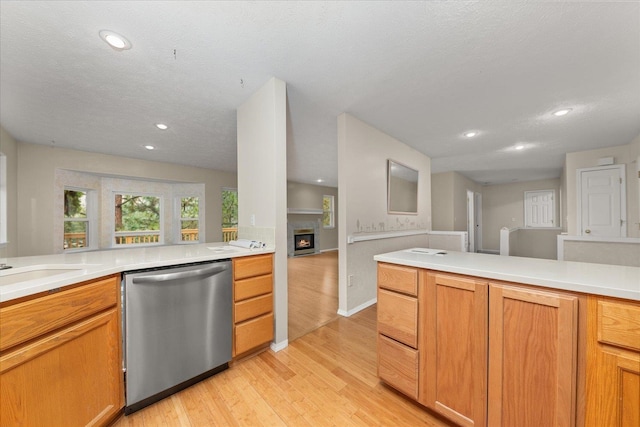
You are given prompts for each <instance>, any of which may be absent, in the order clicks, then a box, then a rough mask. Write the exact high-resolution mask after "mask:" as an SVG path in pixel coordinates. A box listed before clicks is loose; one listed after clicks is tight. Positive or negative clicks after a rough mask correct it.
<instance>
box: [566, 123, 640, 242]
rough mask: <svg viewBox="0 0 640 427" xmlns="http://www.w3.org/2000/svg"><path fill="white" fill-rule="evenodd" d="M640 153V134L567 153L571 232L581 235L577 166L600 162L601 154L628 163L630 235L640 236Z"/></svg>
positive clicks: (569, 230) (568, 214) (592, 164)
mask: <svg viewBox="0 0 640 427" xmlns="http://www.w3.org/2000/svg"><path fill="white" fill-rule="evenodd" d="M638 156H640V135H638V136H637V137H636V138H635V139H634V140H633V141H632V142H631V143H629V144H627V145H619V146H616V147H609V148H600V149H597V150H587V151H578V152H573V153H567V156H566V159H565V173H566V180H567V186H566V197H567V231H568V233H569V235H570V236H576V235H578V229H577V218H578V216H577V215H578V209H577V197H578V195H577V191H578V189H577V176H576V174H577V172H576V171H577V170H578V169H582V168H591V167H596V166H598V159H599V158H601V157H614V160H615V164H618V165H619V164H625V165H626V174H627V179H626V183H627V237H640V231H639V228H638V223H639V222H640V213H639V212H638V211H639V209H638V203H639V202H638V198H639V195H638V193H639V192H640V190H639V189H638V177H637V176H638V175H637V174H638V172H637V170H638V169H637V164H636V162H637V159H638Z"/></svg>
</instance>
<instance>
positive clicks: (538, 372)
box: [488, 284, 578, 427]
mask: <svg viewBox="0 0 640 427" xmlns="http://www.w3.org/2000/svg"><path fill="white" fill-rule="evenodd" d="M489 295H490V296H489V305H490V306H491V310H490V317H489V411H488V415H489V417H488V419H489V425H490V426H518V427H527V426H531V427H539V426H573V425H575V411H576V375H577V374H576V372H577V371H576V369H577V339H578V333H577V332H578V327H577V322H578V316H577V315H578V299H577V297H573V296H566V295H563V294H555V293H549V292H544V291H537V290H533V289H527V288H519V287H511V286H503V285H497V284H491V288H490V291H489Z"/></svg>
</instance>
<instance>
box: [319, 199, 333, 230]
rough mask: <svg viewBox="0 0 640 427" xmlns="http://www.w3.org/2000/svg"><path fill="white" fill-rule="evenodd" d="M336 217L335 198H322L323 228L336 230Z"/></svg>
mask: <svg viewBox="0 0 640 427" xmlns="http://www.w3.org/2000/svg"><path fill="white" fill-rule="evenodd" d="M334 218H335V215H334V212H333V196H327V195H324V196H322V226H323V227H324V228H334V227H335V226H336V224H335V220H334Z"/></svg>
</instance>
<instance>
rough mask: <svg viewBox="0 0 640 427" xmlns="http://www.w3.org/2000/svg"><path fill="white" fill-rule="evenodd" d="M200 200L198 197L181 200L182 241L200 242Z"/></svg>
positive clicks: (182, 198)
mask: <svg viewBox="0 0 640 427" xmlns="http://www.w3.org/2000/svg"><path fill="white" fill-rule="evenodd" d="M199 219H200V200H199V198H198V197H181V198H180V241H181V242H197V241H199V228H200V227H199Z"/></svg>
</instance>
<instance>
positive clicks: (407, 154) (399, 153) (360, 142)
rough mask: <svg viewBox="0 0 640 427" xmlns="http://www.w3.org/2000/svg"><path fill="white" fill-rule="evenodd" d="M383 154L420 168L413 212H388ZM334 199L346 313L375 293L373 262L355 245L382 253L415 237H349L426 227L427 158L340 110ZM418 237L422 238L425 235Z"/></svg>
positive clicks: (342, 304) (342, 302)
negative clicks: (369, 240)
mask: <svg viewBox="0 0 640 427" xmlns="http://www.w3.org/2000/svg"><path fill="white" fill-rule="evenodd" d="M387 159H393V160H396V161H398V162H400V163H402V164H404V165H406V166H408V167H410V168H413V169H416V170H418V171H419V181H418V191H419V194H418V214H417V215H390V214H388V213H387ZM338 198H339V203H338V212H339V225H338V228H339V230H338V234H339V242H338V243H339V244H338V246H339V249H340V254H339V262H340V273H339V276H340V284H339V292H340V298H339V300H340V301H339V305H340V310H339V312H340V313H341V314H348V313H351V312H352V310H354V309H357V308H358V307H362V306H363V304H364V305H366V304H369V303H370V302H371V301H375V298H376V264H375V262H374V260H373V258H372V257H369V256H366V257H364V258H361V257H355V256H354V254H355V253H358V252H359V250H360V249H359V248H365V247H369V246H375V248H376V249H375V251H376V252H377V253H382V252H387V251H389V250H394V249H395V248H397V247H403V246H404V247H410V244H411V242H412V241H414V240H415V239H408V238H399V239H395V238H394V239H382V240H378V241H376V243H375V244H372V243H365V244H363V242H357V243H354V244H351V245H347V236H349V235H354V234H358V233H363V232H367V231H369V232H376V233H381V232H382V233H384V232H388V231H394V230H410V229H423V230H430V229H431V159H430V158H429V157H427V156H425V155H424V154H422V153H419V152H418V151H416V150H414V149H413V148H411V147H409V146H408V145H406V144H404V143H402V142H401V141H398V140H397V139H395V138H393V137H392V136H389V135H387V134H385V133H383V132H381V131H379V130H377V129H376V128H374V127H372V126H370V125H368V124H366V123H364V122H362V121H361V120H358V119H357V118H355V117H353V116H351V115H349V114H342V115H340V116H339V117H338ZM422 240H423V241H424V242H425V243H426V240H427V239H425V238H423V239H422ZM391 241H393V242H391ZM403 241H406V245H405V244H403V243H402V242H403ZM349 275H353V279H352V286H351V287H347V278H348V276H349Z"/></svg>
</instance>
